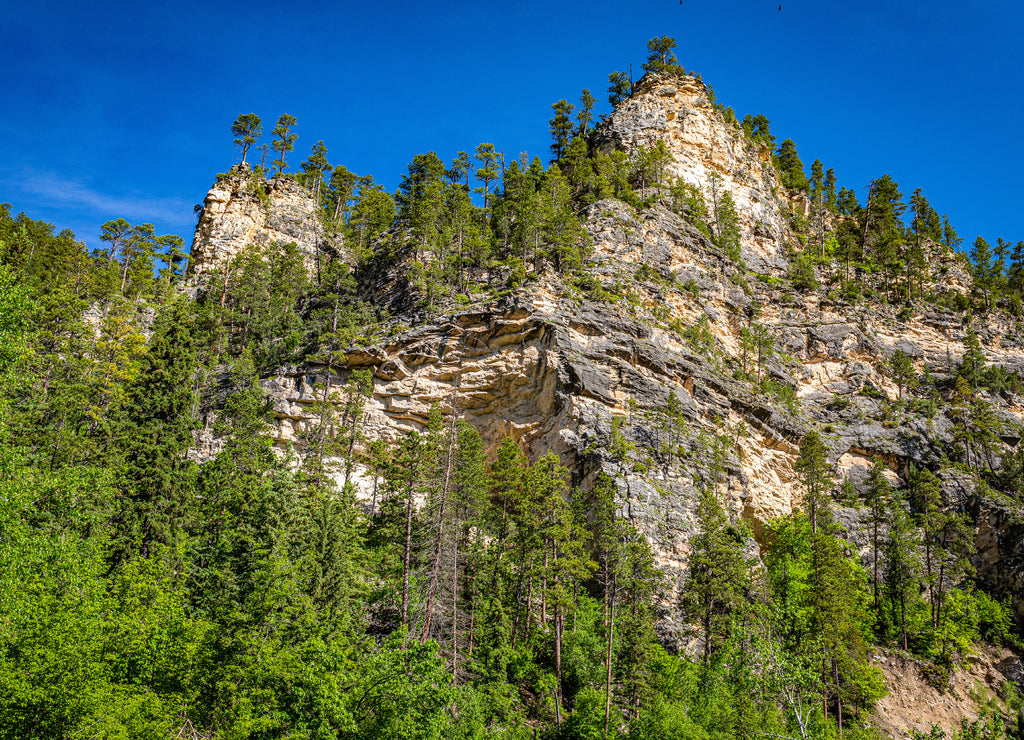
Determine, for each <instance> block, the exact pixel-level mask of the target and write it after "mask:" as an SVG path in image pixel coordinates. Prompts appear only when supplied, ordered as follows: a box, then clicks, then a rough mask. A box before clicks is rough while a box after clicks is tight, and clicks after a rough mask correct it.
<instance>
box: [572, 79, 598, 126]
mask: <svg viewBox="0 0 1024 740" xmlns="http://www.w3.org/2000/svg"><path fill="white" fill-rule="evenodd" d="M596 102H597V98H595V97H594V96H593V95H591V94H590V90H588V89H587V88H583V92H582V93H580V102H579V105H578V106H577V113H576V123H577V124H578V126H579V127H578V128H577V130H576V135H577V136H583V137H585V136H586V135H587V134H588V133H589V132H590V124H591V122H592V121H593V120H594V103H596Z"/></svg>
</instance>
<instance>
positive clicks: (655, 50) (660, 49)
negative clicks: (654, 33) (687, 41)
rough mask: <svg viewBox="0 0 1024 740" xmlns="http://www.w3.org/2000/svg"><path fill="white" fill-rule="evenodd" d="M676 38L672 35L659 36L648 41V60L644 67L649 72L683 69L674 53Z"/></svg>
mask: <svg viewBox="0 0 1024 740" xmlns="http://www.w3.org/2000/svg"><path fill="white" fill-rule="evenodd" d="M675 48H676V40H675V39H674V38H672V37H671V36H659V37H657V38H653V39H651V40H650V41H648V42H647V61H646V62H644V69H645V70H646V71H648V72H672V71H681V70H680V68H679V60H678V59H676V55H675V54H674V53H673V51H672V50H673V49H675Z"/></svg>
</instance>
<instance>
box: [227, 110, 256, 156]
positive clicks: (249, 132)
mask: <svg viewBox="0 0 1024 740" xmlns="http://www.w3.org/2000/svg"><path fill="white" fill-rule="evenodd" d="M231 134H232V135H233V136H234V137H235V146H236V147H238V148H239V149H240V150H241V152H242V164H245V154H246V152H248V151H249V147H250V146H252V145H253V144H255V143H256V139H258V138H259V137H260V136H261V135H262V134H263V122H262V121H261V120H260V117H259V116H257V115H256V114H255V113H243V114H242V115H240V116H239V117H238V118H236V119H235V122H234V123H232V124H231Z"/></svg>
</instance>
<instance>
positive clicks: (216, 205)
mask: <svg viewBox="0 0 1024 740" xmlns="http://www.w3.org/2000/svg"><path fill="white" fill-rule="evenodd" d="M317 211H318V209H317V205H316V201H315V200H314V198H313V197H312V196H311V195H310V193H309V190H308V189H307V188H305V187H303V186H301V185H299V184H298V183H297V182H295V181H294V180H292V179H290V178H287V177H281V176H278V177H272V178H270V179H269V180H267V179H265V178H264V177H262V176H260V175H257V174H256V173H255V172H253V171H252V169H251V168H250V167H249V166H248V165H236V166H234V167H232V168H231V171H230V172H227V173H226V174H222V175H218V177H217V181H216V182H215V183H214V184H213V187H212V188H210V191H209V192H208V193H207V194H206V199H205V200H204V201H203V208H202V211H201V212H200V215H199V224H198V225H197V226H196V232H195V236H194V237H193V239H192V249H191V252H190V255H191V257H190V260H189V266H188V276H189V277H190V278H192V279H193V280H196V281H200V282H201V281H202V278H203V276H205V275H207V274H208V273H209V272H211V271H212V270H215V269H216V268H217V267H219V266H221V265H223V264H225V263H227V262H229V261H230V260H231V258H232V257H234V256H235V255H236V254H238V253H239V252H241V251H242V250H243V249H245V248H246V247H247V246H249V245H251V244H255V245H256V246H260V247H263V246H266V245H268V244H274V243H279V244H285V243H288V242H294V243H295V244H296V245H298V247H299V249H300V250H302V252H304V253H305V254H306V255H307V263H308V266H309V267H311V268H313V267H315V260H316V253H317V249H318V248H319V249H322V248H324V247H325V244H324V241H325V237H324V230H323V228H322V226H321V224H320V219H319V218H318V213H317Z"/></svg>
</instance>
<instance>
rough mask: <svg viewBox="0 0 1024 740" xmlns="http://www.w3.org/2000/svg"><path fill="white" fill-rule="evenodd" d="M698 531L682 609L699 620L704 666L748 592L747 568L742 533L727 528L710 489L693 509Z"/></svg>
mask: <svg viewBox="0 0 1024 740" xmlns="http://www.w3.org/2000/svg"><path fill="white" fill-rule="evenodd" d="M697 523H698V530H697V534H696V535H695V536H694V538H693V540H692V541H691V542H690V557H689V560H688V567H687V570H688V572H689V577H688V578H687V581H686V587H685V594H684V596H683V608H684V609H685V610H686V612H687V613H688V614H690V615H692V616H694V617H696V618H697V619H699V620H700V623H701V626H702V631H703V633H704V664H705V665H708V664H709V663H710V660H711V656H712V654H713V653H714V652H715V651H716V650H717V649H718V648H719V647H720V646H721V645H722V644H723V643H724V642H725V641H726V640H727V639H728V637H729V629H730V624H731V618H732V616H733V614H734V613H735V612H737V611H739V610H740V609H741V608H742V606H743V603H744V599H745V598H746V595H747V591H748V589H749V588H750V566H749V564H748V563H747V561H746V558H745V556H744V547H745V544H746V543H745V538H744V536H743V535H744V533H743V530H742V529H740V528H736V527H733V526H730V525H729V522H728V520H727V519H726V515H725V511H724V510H723V509H722V505H721V504H720V503H719V501H718V497H717V494H716V493H715V492H714V490H713V489H712V488H706V489H705V490H704V491H703V492H702V493H701V497H700V502H699V504H698V508H697Z"/></svg>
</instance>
